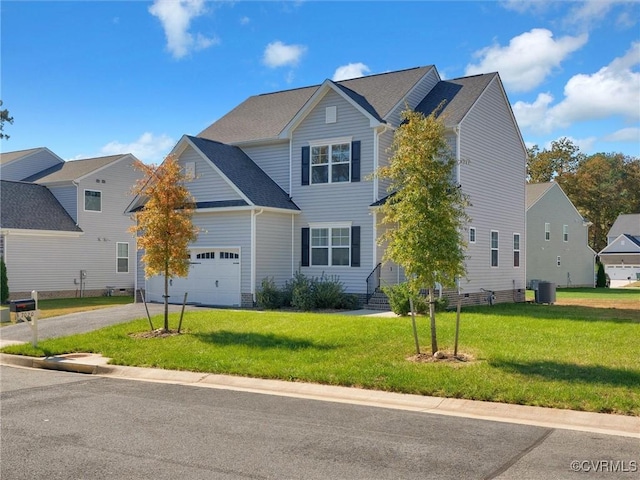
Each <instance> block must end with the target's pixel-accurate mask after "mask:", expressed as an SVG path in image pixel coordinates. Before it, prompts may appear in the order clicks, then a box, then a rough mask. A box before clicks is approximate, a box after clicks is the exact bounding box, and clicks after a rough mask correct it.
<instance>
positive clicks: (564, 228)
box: [562, 225, 569, 242]
mask: <svg viewBox="0 0 640 480" xmlns="http://www.w3.org/2000/svg"><path fill="white" fill-rule="evenodd" d="M562 241H563V242H568V241H569V225H563V226H562Z"/></svg>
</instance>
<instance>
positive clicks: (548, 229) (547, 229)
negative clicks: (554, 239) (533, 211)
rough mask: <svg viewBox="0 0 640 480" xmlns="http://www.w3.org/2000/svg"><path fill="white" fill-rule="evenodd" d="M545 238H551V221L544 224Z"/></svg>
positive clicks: (547, 239)
mask: <svg viewBox="0 0 640 480" xmlns="http://www.w3.org/2000/svg"><path fill="white" fill-rule="evenodd" d="M544 239H545V240H546V241H547V242H548V241H549V240H551V224H550V223H545V224H544Z"/></svg>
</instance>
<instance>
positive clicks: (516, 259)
mask: <svg viewBox="0 0 640 480" xmlns="http://www.w3.org/2000/svg"><path fill="white" fill-rule="evenodd" d="M513 266H514V267H519V266H520V234H519V233H514V234H513Z"/></svg>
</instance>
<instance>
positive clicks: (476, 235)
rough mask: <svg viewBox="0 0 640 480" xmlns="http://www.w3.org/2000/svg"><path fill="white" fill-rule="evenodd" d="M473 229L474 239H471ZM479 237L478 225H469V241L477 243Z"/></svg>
mask: <svg viewBox="0 0 640 480" xmlns="http://www.w3.org/2000/svg"><path fill="white" fill-rule="evenodd" d="M472 230H473V240H471V231H472ZM477 238H478V230H476V227H469V238H468V240H469V243H473V244H475V243H476V241H477Z"/></svg>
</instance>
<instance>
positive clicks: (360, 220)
mask: <svg viewBox="0 0 640 480" xmlns="http://www.w3.org/2000/svg"><path fill="white" fill-rule="evenodd" d="M328 106H337V122H336V123H330V124H326V123H325V109H326V107H328ZM345 136H350V137H352V141H356V140H359V141H360V142H361V146H360V148H361V152H360V165H361V166H360V178H361V181H360V182H344V183H333V184H331V183H330V184H320V185H301V149H302V147H303V146H307V145H309V142H310V141H314V140H319V139H331V138H336V137H345ZM292 142H293V143H292V144H293V148H292V152H293V153H292V155H293V161H292V165H293V168H292V172H293V188H292V198H293V201H294V202H295V203H296V205H298V207H300V209H301V210H302V214H301V215H298V216H296V219H295V231H294V234H295V241H294V244H295V249H294V252H295V253H294V259H295V265H296V267H297V268H298V267H300V259H301V230H300V229H301V228H303V227H308V226H309V224H310V223H316V222H352V225H354V226H360V227H361V230H360V235H361V236H360V245H361V256H360V267H326V266H325V267H301V271H302V273H304V274H305V275H309V276H320V275H322V273H323V272H324V273H325V274H327V275H337V276H338V277H339V278H340V281H341V282H342V283H343V284H344V286H345V289H346V290H347V291H348V292H353V293H362V292H364V291H365V289H366V284H365V279H366V278H367V276H368V275H369V273H370V272H371V270H372V269H373V266H374V265H373V263H372V261H373V252H372V250H371V249H372V245H373V216H372V215H371V214H370V211H369V205H370V204H371V203H372V198H373V182H372V181H371V179H370V178H368V176H369V175H370V174H371V173H373V131H372V129H371V127H370V126H369V119H368V118H365V116H364V115H363V114H362V113H361V112H360V111H358V110H357V109H356V108H354V107H353V106H352V105H351V104H350V103H348V102H347V101H345V100H344V99H343V98H342V97H341V96H339V95H338V94H336V93H335V92H333V91H330V92H328V93H327V95H325V97H324V98H323V99H321V100H320V102H319V103H318V105H317V106H316V108H314V109H313V110H312V111H311V112H310V113H309V115H308V116H307V117H306V118H305V119H304V120H303V121H302V122H301V124H300V125H299V126H298V127H297V128H296V129H295V131H294V133H293V138H292Z"/></svg>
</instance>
